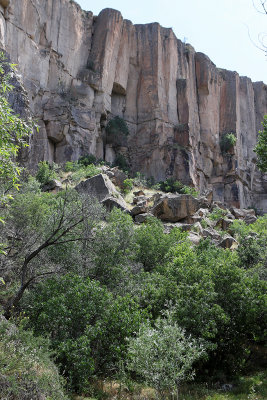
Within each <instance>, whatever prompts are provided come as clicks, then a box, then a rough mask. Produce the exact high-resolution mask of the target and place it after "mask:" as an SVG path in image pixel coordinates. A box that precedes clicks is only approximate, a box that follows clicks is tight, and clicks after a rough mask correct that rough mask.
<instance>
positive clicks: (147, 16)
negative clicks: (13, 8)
mask: <svg viewBox="0 0 267 400" xmlns="http://www.w3.org/2000/svg"><path fill="white" fill-rule="evenodd" d="M76 1H77V3H79V4H80V5H81V7H82V8H83V9H84V10H88V11H89V10H90V11H92V12H93V13H94V15H98V14H99V12H100V11H101V10H102V9H103V8H107V7H109V8H115V9H116V10H119V11H121V13H122V15H123V17H124V18H126V19H130V20H131V21H132V22H133V23H135V24H142V23H149V22H159V23H160V24H161V25H162V26H164V27H172V28H173V30H174V32H175V34H176V36H177V37H178V38H179V39H181V40H182V41H184V40H185V41H186V42H188V43H190V44H191V45H192V46H194V48H195V50H196V51H201V52H203V53H205V54H207V55H208V56H209V57H210V59H211V60H212V61H213V62H214V63H215V64H216V65H217V67H220V68H226V69H230V70H233V71H237V72H238V73H239V74H240V75H246V76H249V77H250V78H252V80H253V81H264V82H265V83H267V56H265V54H264V52H262V51H260V50H259V49H257V48H256V47H255V46H254V45H253V43H252V42H251V39H252V40H253V41H254V42H255V43H258V35H259V34H260V33H261V32H264V31H265V32H266V34H267V15H261V14H259V13H257V11H256V10H255V8H254V7H253V0H131V1H129V0H124V1H123V0H97V1H95V0H94V1H92V0H76ZM254 2H255V3H257V2H258V3H260V0H254ZM248 30H249V32H250V37H251V39H250V37H249V34H248ZM266 44H267V40H266Z"/></svg>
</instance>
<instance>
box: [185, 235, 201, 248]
mask: <svg viewBox="0 0 267 400" xmlns="http://www.w3.org/2000/svg"><path fill="white" fill-rule="evenodd" d="M188 239H189V240H190V242H191V243H192V244H194V245H196V246H197V245H198V244H199V242H200V240H201V237H200V236H199V235H198V234H197V233H194V232H190V233H189V235H188Z"/></svg>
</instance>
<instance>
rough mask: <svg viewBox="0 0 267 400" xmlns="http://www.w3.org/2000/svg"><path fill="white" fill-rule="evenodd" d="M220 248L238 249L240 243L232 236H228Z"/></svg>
mask: <svg viewBox="0 0 267 400" xmlns="http://www.w3.org/2000/svg"><path fill="white" fill-rule="evenodd" d="M220 246H221V247H223V248H224V249H236V248H237V247H238V243H237V241H236V240H235V239H234V238H233V237H232V236H230V235H228V236H225V237H224V238H223V239H222V241H221V242H220Z"/></svg>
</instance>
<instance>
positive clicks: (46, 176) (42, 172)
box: [36, 161, 57, 185]
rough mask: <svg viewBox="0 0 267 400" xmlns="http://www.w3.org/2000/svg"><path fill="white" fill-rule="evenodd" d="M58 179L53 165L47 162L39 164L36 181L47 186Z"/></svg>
mask: <svg viewBox="0 0 267 400" xmlns="http://www.w3.org/2000/svg"><path fill="white" fill-rule="evenodd" d="M56 177H57V174H56V172H55V170H54V168H53V165H50V164H49V163H48V162H47V161H41V162H39V164H38V171H37V174H36V179H37V181H38V182H40V184H41V185H46V184H47V183H48V182H49V181H51V180H52V179H56Z"/></svg>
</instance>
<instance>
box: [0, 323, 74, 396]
mask: <svg viewBox="0 0 267 400" xmlns="http://www.w3.org/2000/svg"><path fill="white" fill-rule="evenodd" d="M51 357H52V356H51V351H50V350H49V342H48V341H47V340H46V339H44V338H40V337H34V336H33V334H32V332H30V331H24V330H23V329H22V327H21V326H20V327H19V328H17V327H16V326H15V325H13V324H11V323H10V322H8V321H6V320H4V319H2V317H1V316H0V371H1V372H0V397H1V399H14V400H21V399H37V398H46V399H53V400H67V396H65V395H64V391H63V387H62V386H63V385H62V384H63V379H62V378H61V377H60V376H59V373H58V370H57V368H56V366H55V364H54V363H53V361H51Z"/></svg>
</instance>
